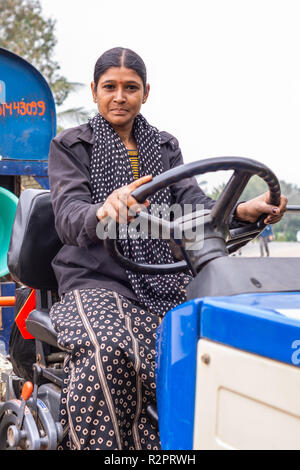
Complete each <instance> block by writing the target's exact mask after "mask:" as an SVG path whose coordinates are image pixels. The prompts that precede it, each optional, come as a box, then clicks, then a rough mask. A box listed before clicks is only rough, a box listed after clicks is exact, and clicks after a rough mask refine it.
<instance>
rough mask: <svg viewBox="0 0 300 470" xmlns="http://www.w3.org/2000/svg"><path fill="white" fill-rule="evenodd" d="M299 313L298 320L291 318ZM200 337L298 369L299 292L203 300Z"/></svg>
mask: <svg viewBox="0 0 300 470" xmlns="http://www.w3.org/2000/svg"><path fill="white" fill-rule="evenodd" d="M280 311H281V312H285V315H283V314H282V313H280ZM297 312H299V318H298V319H297V318H292V317H293V316H294V317H295V313H297ZM200 336H201V337H204V338H208V339H210V340H212V341H217V342H219V343H223V344H226V345H228V346H232V347H234V348H238V349H241V350H243V351H248V352H251V353H254V354H258V355H260V356H264V357H268V358H271V359H275V360H278V361H281V362H285V363H287V364H291V365H294V366H299V365H300V364H299V363H300V361H297V358H296V355H295V353H296V350H295V348H296V347H297V344H299V346H300V293H298V292H295V293H275V294H243V295H236V296H232V297H215V298H204V299H203V305H202V309H201V324H200ZM297 341H298V342H299V343H297Z"/></svg>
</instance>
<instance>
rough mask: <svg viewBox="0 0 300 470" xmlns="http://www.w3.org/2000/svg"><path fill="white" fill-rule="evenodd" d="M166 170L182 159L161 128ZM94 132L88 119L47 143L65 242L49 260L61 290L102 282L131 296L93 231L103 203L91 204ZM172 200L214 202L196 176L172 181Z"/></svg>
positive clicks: (120, 270) (122, 272)
mask: <svg viewBox="0 0 300 470" xmlns="http://www.w3.org/2000/svg"><path fill="white" fill-rule="evenodd" d="M161 141H162V143H161V155H162V161H163V167H164V170H165V171H166V170H168V169H170V168H173V167H175V166H177V165H181V164H182V163H183V159H182V155H181V150H180V148H179V145H178V141H177V139H175V137H173V136H172V135H170V134H168V133H167V132H162V133H161ZM92 146H93V134H92V130H91V127H90V126H89V125H88V124H83V125H81V126H78V127H74V128H71V129H68V130H65V131H63V132H61V133H60V134H59V135H58V136H57V137H55V138H54V139H53V140H52V142H51V146H50V156H49V181H50V189H51V195H52V204H53V210H54V215H55V226H56V230H57V233H58V235H59V237H60V239H61V240H62V242H63V243H64V246H63V247H62V248H61V250H60V251H59V253H58V254H57V255H56V257H55V258H54V260H53V263H52V265H53V269H54V272H55V274H56V277H57V281H58V285H59V294H60V295H62V294H63V293H66V292H68V291H70V290H73V289H81V288H95V287H104V288H107V289H110V290H114V291H116V292H118V293H120V294H122V295H124V296H127V297H129V298H131V299H135V298H136V297H135V294H134V292H133V290H132V288H131V285H130V283H129V280H128V277H127V274H126V271H125V270H124V269H123V268H121V267H120V266H119V265H118V264H117V263H116V262H115V261H114V260H113V259H112V258H111V257H110V256H109V254H108V253H107V252H106V250H105V248H104V246H103V242H102V241H101V240H99V239H98V238H97V236H96V226H97V223H98V219H97V218H96V212H97V210H98V208H99V207H100V206H101V203H99V204H92V198H91V192H92V189H91V182H90V160H91V154H92ZM171 194H172V198H173V201H172V204H173V203H180V204H185V203H186V204H204V206H205V207H206V208H209V209H210V208H211V207H212V206H213V204H214V201H212V200H211V199H210V198H209V197H207V196H206V195H205V194H204V193H203V191H202V190H201V189H200V188H199V186H198V184H197V181H196V179H195V178H188V179H185V180H182V181H180V182H179V183H176V184H174V185H172V186H171Z"/></svg>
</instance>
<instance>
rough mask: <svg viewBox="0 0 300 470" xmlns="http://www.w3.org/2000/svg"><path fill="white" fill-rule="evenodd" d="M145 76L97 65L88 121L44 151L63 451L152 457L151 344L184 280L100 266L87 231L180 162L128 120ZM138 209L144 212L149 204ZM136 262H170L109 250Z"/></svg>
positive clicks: (247, 215)
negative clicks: (56, 241)
mask: <svg viewBox="0 0 300 470" xmlns="http://www.w3.org/2000/svg"><path fill="white" fill-rule="evenodd" d="M149 90H150V88H149V85H148V84H147V78H146V68H145V65H144V62H143V61H142V59H141V58H140V57H139V56H138V55H137V54H136V53H134V52H133V51H131V50H128V49H123V48H114V49H111V50H109V51H107V52H105V53H104V54H103V55H102V56H101V57H100V58H99V59H98V61H97V63H96V65H95V71H94V81H93V83H92V94H93V99H94V101H95V103H97V107H98V111H99V113H98V114H97V115H96V116H95V117H94V118H93V119H91V120H90V121H89V123H87V124H84V125H81V126H78V127H76V128H72V129H69V130H66V131H64V132H62V133H61V134H60V135H58V136H57V137H56V138H55V139H54V140H53V141H52V143H51V149H50V159H49V178H50V186H51V194H52V202H53V209H54V214H55V223H56V229H57V232H58V234H59V236H60V238H61V240H62V241H63V243H64V246H63V248H62V249H61V250H60V252H59V253H58V255H57V256H56V258H55V259H54V262H53V267H54V270H55V273H56V276H57V280H58V284H59V294H60V296H61V301H60V302H59V303H57V304H55V305H54V306H53V308H52V310H51V319H52V323H53V325H54V328H55V329H56V330H57V332H58V341H59V344H60V346H61V347H62V348H63V349H65V350H66V352H67V355H66V361H65V381H64V387H63V391H62V398H61V422H62V425H63V427H64V434H65V439H64V442H63V447H64V448H70V449H111V450H114V449H159V448H160V441H159V433H158V430H157V429H156V428H155V427H154V426H152V424H151V423H150V421H149V419H148V416H147V411H146V409H147V406H148V404H151V403H154V402H155V338H156V333H155V332H156V328H157V325H158V322H159V317H160V316H163V315H164V314H165V313H166V312H167V311H168V310H170V309H171V308H172V307H174V306H176V305H178V304H179V303H181V302H183V301H185V288H186V286H187V284H188V283H189V281H190V279H191V278H190V276H189V275H188V274H184V273H181V274H178V275H177V274H173V275H151V276H150V275H137V274H136V273H133V272H129V271H125V269H123V268H121V267H119V266H118V265H117V264H116V263H115V262H114V260H113V259H111V258H110V257H109V255H108V254H107V252H106V251H105V249H104V247H103V242H102V241H101V240H99V239H98V238H97V234H96V227H97V224H98V222H99V221H102V222H103V221H105V220H106V218H107V217H112V218H114V219H115V220H116V221H118V222H123V221H124V219H126V218H127V217H128V218H129V219H130V217H131V216H130V214H128V211H129V208H132V207H133V206H134V205H135V204H136V201H135V199H134V198H133V197H132V196H131V193H132V191H133V190H134V189H135V188H137V187H139V186H140V185H142V184H144V183H146V182H148V181H150V180H151V178H152V177H154V176H156V175H158V174H160V173H162V172H163V171H166V170H168V169H169V168H171V167H174V166H176V165H180V164H182V163H183V160H182V156H181V151H180V148H179V146H178V142H177V140H176V139H175V138H174V137H173V136H171V135H170V134H168V133H167V132H158V130H157V129H156V128H154V127H152V126H150V125H149V124H148V122H147V121H146V120H145V119H144V118H143V117H142V115H141V114H140V109H141V106H142V104H143V103H145V102H146V101H147V99H148V96H149ZM267 197H268V195H267V194H264V195H262V196H259V197H258V198H255V199H253V200H251V201H248V202H246V203H242V204H239V205H238V206H237V209H236V213H235V217H236V218H237V219H240V220H243V221H249V222H253V221H255V220H257V218H258V217H259V216H260V215H261V214H269V215H268V216H267V217H266V222H267V223H274V222H277V221H278V220H280V218H281V217H282V215H283V212H284V211H285V207H286V202H287V201H286V198H284V197H282V199H281V204H280V207H279V208H275V207H272V206H270V205H269V204H268V203H267ZM174 202H178V203H180V204H184V203H185V202H186V203H201V204H204V205H205V207H207V208H211V207H212V206H213V204H214V202H213V201H212V200H211V199H210V198H208V197H207V196H205V194H204V193H203V192H202V191H201V190H200V189H199V187H198V185H197V183H196V180H195V179H194V178H191V179H189V180H185V181H182V182H179V183H176V184H174V185H172V187H171V189H170V188H167V189H165V190H163V191H160V192H159V193H158V194H157V195H155V196H153V197H152V198H151V204H153V203H155V204H166V203H167V204H172V203H174ZM143 205H144V206H145V207H148V209H149V210H151V206H150V201H144V203H143ZM121 246H122V250H123V252H124V254H125V255H126V256H129V257H130V258H131V259H133V260H135V261H139V262H144V263H168V262H172V261H173V260H174V258H173V255H172V252H171V250H170V247H169V245H168V243H167V241H164V240H151V239H149V240H144V239H140V240H134V239H130V238H126V239H124V240H122V241H121Z"/></svg>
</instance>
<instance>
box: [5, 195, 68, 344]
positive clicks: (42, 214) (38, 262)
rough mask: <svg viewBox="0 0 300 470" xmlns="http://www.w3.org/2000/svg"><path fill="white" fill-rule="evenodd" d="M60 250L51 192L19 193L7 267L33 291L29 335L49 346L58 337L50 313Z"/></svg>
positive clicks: (28, 319) (60, 243)
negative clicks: (55, 270) (55, 264)
mask: <svg viewBox="0 0 300 470" xmlns="http://www.w3.org/2000/svg"><path fill="white" fill-rule="evenodd" d="M61 247H62V242H61V240H60V239H59V237H58V235H57V232H56V230H55V223H54V213H53V209H52V203H51V197H50V191H47V190H44V189H27V190H25V191H23V192H22V193H21V196H20V198H19V201H18V206H17V209H16V215H15V219H14V223H13V227H12V233H11V239H10V245H9V249H8V253H7V265H8V268H9V271H10V273H11V275H12V276H13V278H14V279H15V280H16V281H17V282H19V283H20V284H23V285H25V286H28V287H30V288H31V289H35V293H36V309H35V310H33V311H32V312H31V313H30V315H29V317H28V318H27V320H26V327H27V329H28V331H29V333H31V334H32V336H34V337H35V338H36V339H38V340H40V341H42V342H46V343H48V344H50V345H52V346H56V347H57V346H58V345H57V334H56V332H55V330H54V329H53V327H52V324H51V321H50V317H49V310H50V308H51V306H52V303H53V296H52V295H51V293H53V292H57V290H58V286H57V281H56V277H55V274H54V271H53V269H52V265H51V263H52V260H53V258H54V257H55V255H56V254H57V252H58V251H59V250H60V248H61Z"/></svg>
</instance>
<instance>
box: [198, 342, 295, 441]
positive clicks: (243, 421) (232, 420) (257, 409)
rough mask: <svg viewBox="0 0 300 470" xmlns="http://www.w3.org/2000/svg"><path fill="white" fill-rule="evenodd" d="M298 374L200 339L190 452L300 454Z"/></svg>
mask: <svg viewBox="0 0 300 470" xmlns="http://www.w3.org/2000/svg"><path fill="white" fill-rule="evenodd" d="M299 392H300V368H297V367H294V366H290V365H288V364H284V363H281V362H277V361H273V360H271V359H266V358H263V357H260V356H257V355H254V354H250V353H247V352H244V351H240V350H238V349H234V348H230V347H228V346H224V345H221V344H218V343H214V342H211V341H208V340H203V339H201V340H200V341H199V343H198V351H197V380H196V406H195V426H194V449H240V450H242V449H297V450H298V449H300V393H299Z"/></svg>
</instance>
